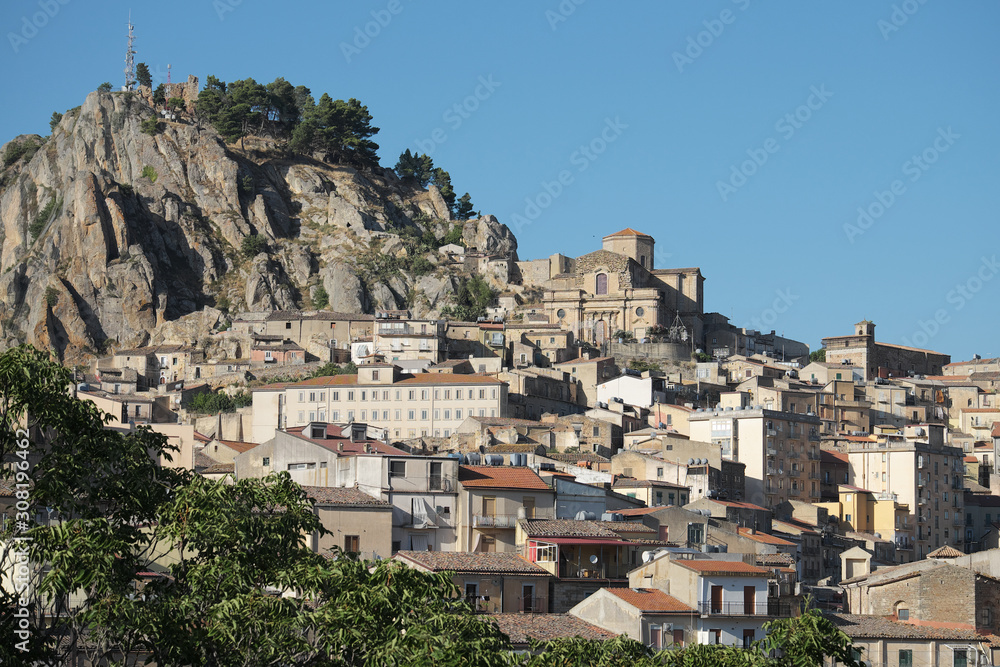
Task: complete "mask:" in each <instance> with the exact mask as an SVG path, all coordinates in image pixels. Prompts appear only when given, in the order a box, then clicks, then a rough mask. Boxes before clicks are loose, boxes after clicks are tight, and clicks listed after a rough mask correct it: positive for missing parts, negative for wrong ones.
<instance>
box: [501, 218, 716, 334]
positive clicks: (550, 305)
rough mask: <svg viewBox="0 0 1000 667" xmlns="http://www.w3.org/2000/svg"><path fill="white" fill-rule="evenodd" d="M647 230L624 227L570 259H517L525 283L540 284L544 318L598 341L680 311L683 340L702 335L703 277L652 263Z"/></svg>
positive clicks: (661, 323) (641, 329)
mask: <svg viewBox="0 0 1000 667" xmlns="http://www.w3.org/2000/svg"><path fill="white" fill-rule="evenodd" d="M654 246H655V241H654V239H653V237H652V236H649V235H648V234H643V233H642V232H637V231H635V230H634V229H630V228H626V229H623V230H622V231H620V232H616V233H614V234H610V235H608V236H605V237H604V239H603V247H602V249H601V250H597V251H595V252H592V253H589V254H586V255H583V256H582V257H578V258H576V259H572V258H568V257H564V256H562V255H553V256H552V257H550V258H548V259H542V260H535V261H532V262H519V263H518V268H519V270H520V273H521V275H522V277H523V278H524V281H525V283H526V284H527V283H529V282H530V283H534V284H536V285H538V286H541V287H543V288H544V289H545V294H544V297H543V299H542V306H543V310H544V312H545V314H546V315H547V317H548V321H549V322H550V323H553V324H558V325H559V326H560V327H561V328H563V329H566V330H569V331H573V332H575V334H576V336H577V337H578V338H579V339H580V340H583V341H584V342H588V343H594V344H598V345H600V344H602V343H604V342H605V341H606V340H608V339H609V338H610V337H611V335H612V334H614V333H615V332H616V331H627V332H630V333H632V334H634V335H635V337H636V338H639V339H641V338H643V337H645V336H646V335H647V334H648V333H649V331H650V329H652V328H653V327H664V328H665V327H667V326H668V325H669V324H670V323H671V322H673V321H674V320H675V319H676V318H677V317H680V319H681V321H682V322H683V324H684V328H685V329H686V335H687V336H688V340H692V339H693V340H696V341H700V340H701V338H702V314H703V312H704V305H703V284H704V280H705V279H704V277H703V276H702V275H701V271H700V269H698V268H683V269H656V268H655V267H654V261H653V258H654V254H655V250H654Z"/></svg>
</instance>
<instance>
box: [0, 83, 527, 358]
mask: <svg viewBox="0 0 1000 667" xmlns="http://www.w3.org/2000/svg"><path fill="white" fill-rule="evenodd" d="M211 79H212V77H210V81H211ZM223 85H224V84H223ZM149 92H150V91H148V89H147V90H146V91H145V94H143V92H141V91H140V92H134V93H128V92H125V93H122V92H101V91H98V92H94V93H91V94H90V95H88V96H87V98H86V100H85V102H84V103H83V105H82V106H80V107H77V108H75V109H72V110H70V111H68V112H67V113H65V114H64V115H63V116H62V118H61V119H59V120H58V122H56V121H55V120H54V121H53V128H54V129H53V132H52V135H51V136H49V137H41V136H38V135H22V136H20V137H16V138H15V139H13V140H11V141H10V142H8V143H6V144H4V145H3V146H2V147H0V155H2V156H3V162H2V171H0V345H2V346H3V347H9V346H12V345H14V344H17V343H19V342H29V343H33V344H34V345H36V346H40V347H44V348H49V349H52V350H54V351H55V352H56V353H57V354H58V355H59V356H60V357H61V358H63V359H66V360H75V359H82V358H86V357H88V356H90V355H94V354H98V353H101V352H104V351H106V350H107V349H109V348H111V347H126V346H139V345H143V344H146V343H148V342H151V341H152V342H158V341H159V342H162V341H165V340H168V339H169V338H170V337H171V334H170V332H171V331H172V328H171V327H174V326H175V325H176V324H177V323H178V322H180V323H182V324H183V323H184V322H189V323H192V324H194V327H195V328H196V329H198V330H200V331H201V333H202V334H203V335H204V336H205V337H207V335H208V333H209V332H210V331H211V330H212V329H213V328H216V329H217V328H220V327H224V326H225V321H226V318H227V313H235V312H240V311H266V310H272V309H294V308H302V307H328V308H330V309H332V310H338V311H347V312H373V311H374V310H375V309H378V308H384V309H396V308H407V309H409V310H411V311H412V312H413V314H414V316H418V317H436V316H438V315H440V314H441V311H442V309H444V308H446V307H448V306H449V305H450V304H452V303H453V302H454V298H455V294H456V292H458V291H459V290H460V289H461V287H462V284H463V280H466V279H467V278H468V272H467V271H464V270H463V269H462V268H461V266H460V265H456V264H454V263H451V264H449V263H447V262H443V261H441V260H440V255H439V253H438V252H437V248H438V246H439V245H441V244H443V243H444V242H445V241H446V240H449V241H458V242H460V243H461V244H463V245H465V246H466V247H467V248H470V249H471V248H476V249H479V250H480V251H482V252H488V253H494V254H500V255H505V256H507V257H509V258H511V259H516V251H517V240H516V239H515V238H514V236H513V234H512V233H511V232H510V231H509V230H508V229H507V228H506V227H505V226H503V225H501V224H500V223H498V222H497V221H496V219H495V218H493V217H492V216H485V217H481V218H475V219H471V220H455V219H453V215H452V211H451V207H450V206H449V204H448V203H447V202H446V201H445V199H444V198H443V197H442V194H441V192H440V191H439V190H438V188H437V187H435V186H434V185H427V186H426V187H423V186H422V185H421V183H420V181H419V180H415V179H412V178H404V179H401V178H400V177H399V176H398V175H397V174H396V173H395V172H394V171H393V170H392V169H388V168H383V167H381V166H380V165H378V164H377V163H374V164H371V163H368V164H364V163H359V162H357V161H354V160H345V159H342V157H340V156H336V155H333V156H331V155H330V154H329V153H328V152H327V153H324V152H322V151H307V152H305V153H302V152H294V151H292V150H291V149H290V148H289V142H284V141H280V140H279V139H276V138H275V137H274V136H269V135H268V133H266V132H265V133H261V134H263V135H264V136H255V135H254V134H253V133H249V134H247V136H242V137H241V139H240V140H238V141H234V140H233V137H232V136H227V137H226V138H224V137H223V136H221V135H220V133H219V131H218V130H217V126H218V125H219V123H210V122H207V121H206V120H205V117H204V115H203V114H201V113H196V108H195V105H194V104H193V103H189V104H188V105H187V107H186V108H182V109H181V110H180V111H178V112H177V113H175V114H172V115H168V116H166V117H165V118H163V117H161V116H162V114H158V112H157V109H158V108H160V107H159V105H157V107H156V108H154V105H153V98H152V96H151V95H150V94H149ZM325 99H328V97H327V96H324V100H325ZM322 101H323V100H321V102H322ZM310 102H311V98H310ZM351 102H352V103H354V102H356V101H355V100H352V101H351ZM318 106H319V105H317V107H318ZM365 113H367V112H365ZM374 129H375V131H377V128H374ZM226 139H229V140H230V143H227V141H226ZM496 287H498V288H499V287H500V285H496ZM181 328H185V329H186V330H188V331H190V330H191V327H183V326H182V327H181Z"/></svg>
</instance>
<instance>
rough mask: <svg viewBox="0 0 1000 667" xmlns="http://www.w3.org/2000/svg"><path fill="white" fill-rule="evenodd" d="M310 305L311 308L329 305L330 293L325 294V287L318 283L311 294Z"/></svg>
mask: <svg viewBox="0 0 1000 667" xmlns="http://www.w3.org/2000/svg"><path fill="white" fill-rule="evenodd" d="M312 305H313V308H315V309H317V310H319V309H321V308H326V307H327V306H329V305H330V295H329V294H327V292H326V288H325V287H323V286H322V285H320V286H319V287H317V288H316V289H315V290H314V291H313V295H312Z"/></svg>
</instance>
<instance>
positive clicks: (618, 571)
mask: <svg viewBox="0 0 1000 667" xmlns="http://www.w3.org/2000/svg"><path fill="white" fill-rule="evenodd" d="M632 569H633V566H631V565H628V564H626V563H604V562H600V561H598V562H597V563H596V564H595V563H590V562H586V563H580V564H577V563H569V562H567V563H561V564H560V565H559V578H560V579H628V573H629V571H630V570H632Z"/></svg>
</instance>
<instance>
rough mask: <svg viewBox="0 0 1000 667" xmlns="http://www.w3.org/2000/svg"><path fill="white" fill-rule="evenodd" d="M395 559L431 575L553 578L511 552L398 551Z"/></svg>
mask: <svg viewBox="0 0 1000 667" xmlns="http://www.w3.org/2000/svg"><path fill="white" fill-rule="evenodd" d="M396 557H397V558H399V559H400V560H402V561H404V562H407V563H410V564H412V563H415V564H417V565H421V566H423V567H425V568H427V569H428V570H431V571H432V572H445V571H447V572H461V573H465V572H489V573H493V574H518V575H538V576H546V577H547V576H551V575H550V574H549V572H548V571H547V570H545V569H544V568H541V567H539V566H538V565H535V564H534V563H532V562H530V561H528V560H526V559H525V558H524V557H523V556H521V555H520V554H516V553H509V552H489V553H485V552H474V553H472V552H465V551H399V552H397V553H396Z"/></svg>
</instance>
